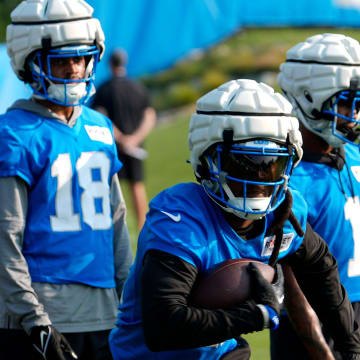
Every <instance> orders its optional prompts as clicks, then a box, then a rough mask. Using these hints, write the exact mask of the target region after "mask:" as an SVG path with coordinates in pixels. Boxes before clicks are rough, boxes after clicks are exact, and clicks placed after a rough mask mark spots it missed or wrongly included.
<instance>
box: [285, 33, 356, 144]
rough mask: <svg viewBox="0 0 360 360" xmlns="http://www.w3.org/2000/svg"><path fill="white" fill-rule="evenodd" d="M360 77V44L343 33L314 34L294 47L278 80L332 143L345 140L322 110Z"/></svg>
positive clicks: (308, 123) (310, 124)
mask: <svg viewBox="0 0 360 360" xmlns="http://www.w3.org/2000/svg"><path fill="white" fill-rule="evenodd" d="M354 78H359V79H360V44H359V42H358V41H356V40H355V39H352V38H350V37H347V36H344V35H340V34H327V33H325V34H320V35H315V36H312V37H310V38H308V39H306V40H305V41H304V42H301V43H299V44H297V45H295V46H294V47H293V48H291V49H290V50H289V51H288V52H287V55H286V62H285V63H282V64H281V65H280V73H279V75H278V82H279V84H280V86H281V88H282V89H283V91H284V94H285V95H286V96H287V98H288V99H289V100H290V102H291V103H292V105H293V106H294V109H293V111H294V114H295V115H296V116H297V117H298V118H299V120H300V121H301V122H302V123H303V124H304V126H305V127H306V128H308V129H309V130H310V131H312V132H313V133H315V134H317V135H318V136H320V137H322V138H323V139H324V140H325V141H326V142H327V143H328V144H329V145H331V146H334V147H338V146H341V145H342V144H343V143H344V141H343V140H341V139H340V138H338V137H336V136H335V135H334V134H333V132H332V124H331V123H332V122H331V121H330V120H328V119H324V118H323V117H322V116H321V115H320V112H321V111H322V110H323V107H324V103H326V102H327V101H328V100H329V99H330V98H332V97H333V96H334V95H335V94H337V93H339V92H340V91H343V90H345V89H349V88H350V81H351V80H352V79H354Z"/></svg>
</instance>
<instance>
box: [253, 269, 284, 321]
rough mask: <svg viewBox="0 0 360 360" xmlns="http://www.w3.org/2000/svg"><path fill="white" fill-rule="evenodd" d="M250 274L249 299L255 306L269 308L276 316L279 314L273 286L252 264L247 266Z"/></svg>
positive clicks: (278, 305)
mask: <svg viewBox="0 0 360 360" xmlns="http://www.w3.org/2000/svg"><path fill="white" fill-rule="evenodd" d="M247 271H248V272H249V274H250V286H251V297H252V298H253V300H254V301H255V302H256V303H257V304H262V305H268V306H270V307H271V308H272V309H273V310H274V311H275V312H276V314H277V315H279V314H280V304H279V302H278V300H277V297H276V294H275V291H274V289H273V286H272V285H271V284H270V283H269V282H268V281H267V280H265V279H264V277H263V276H262V275H261V273H260V271H259V270H258V268H257V267H256V265H254V264H253V263H250V264H249V265H248V266H247Z"/></svg>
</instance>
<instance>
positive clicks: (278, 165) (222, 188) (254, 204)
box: [203, 139, 295, 219]
mask: <svg viewBox="0 0 360 360" xmlns="http://www.w3.org/2000/svg"><path fill="white" fill-rule="evenodd" d="M294 153H295V152H294V150H293V149H291V150H290V153H289V149H288V148H287V147H284V146H282V145H280V144H277V143H275V142H272V141H269V140H264V139H261V140H253V141H247V142H245V143H237V144H233V145H232V146H231V147H230V148H226V147H225V146H224V144H220V145H217V146H216V148H215V149H213V150H212V151H210V153H209V154H207V162H208V164H209V170H210V181H209V180H206V181H204V182H203V186H204V187H205V190H206V191H207V193H208V194H209V195H210V196H211V197H212V198H213V199H214V200H215V201H216V202H217V203H218V204H219V205H220V206H221V207H222V208H223V209H224V210H225V211H228V212H231V213H234V214H235V215H237V216H239V217H241V218H246V219H259V218H261V217H263V216H265V215H266V214H267V213H269V212H272V211H274V210H275V209H276V208H277V207H278V206H279V205H280V204H281V202H282V201H283V200H284V197H285V190H286V188H287V182H288V178H289V176H290V173H291V170H292V168H293V163H294Z"/></svg>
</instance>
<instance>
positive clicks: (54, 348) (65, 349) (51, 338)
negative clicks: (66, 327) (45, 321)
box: [30, 325, 78, 360]
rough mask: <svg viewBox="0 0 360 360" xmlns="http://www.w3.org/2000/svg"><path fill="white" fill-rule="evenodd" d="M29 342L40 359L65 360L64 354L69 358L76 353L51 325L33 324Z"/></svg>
mask: <svg viewBox="0 0 360 360" xmlns="http://www.w3.org/2000/svg"><path fill="white" fill-rule="evenodd" d="M30 339H31V342H32V344H33V346H34V348H35V349H36V351H37V352H38V353H39V359H42V360H66V358H65V354H68V355H69V356H70V357H71V359H77V358H78V357H77V355H76V354H75V352H74V350H73V349H72V348H71V346H70V344H69V343H68V341H67V340H66V338H65V337H64V335H62V334H61V333H59V332H58V331H57V330H56V329H55V328H54V327H53V326H52V325H48V326H34V327H33V328H32V329H31V333H30Z"/></svg>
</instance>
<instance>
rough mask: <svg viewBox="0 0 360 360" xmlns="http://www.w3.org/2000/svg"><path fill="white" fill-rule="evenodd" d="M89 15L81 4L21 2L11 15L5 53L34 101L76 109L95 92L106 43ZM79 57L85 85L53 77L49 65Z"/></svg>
mask: <svg viewBox="0 0 360 360" xmlns="http://www.w3.org/2000/svg"><path fill="white" fill-rule="evenodd" d="M92 13H93V8H92V7H91V6H90V5H88V4H87V3H86V2H85V1H83V0H25V1H22V2H21V3H20V4H19V5H18V6H17V7H16V8H15V9H14V10H13V11H12V13H11V24H10V25H9V26H8V27H7V33H6V41H7V52H8V55H9V57H10V59H11V66H12V68H13V70H14V72H15V74H16V75H17V77H18V78H19V79H20V80H22V81H24V82H25V83H29V84H30V86H31V88H32V90H33V91H34V94H35V96H36V97H39V98H45V99H48V100H50V101H52V102H54V103H57V104H60V105H65V106H75V105H80V104H83V103H85V102H86V101H87V100H88V98H89V97H90V95H91V94H92V93H93V92H94V78H95V72H96V65H97V62H98V61H99V60H100V59H101V57H102V56H103V53H104V50H105V46H104V40H105V38H104V34H103V31H102V29H101V26H100V22H99V21H98V20H97V19H95V18H93V17H92ZM79 56H81V57H82V56H84V58H85V59H86V74H85V78H84V79H81V80H76V81H75V82H74V80H71V81H69V80H70V79H62V78H57V77H55V76H54V75H52V72H51V60H52V59H54V58H66V57H79Z"/></svg>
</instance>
